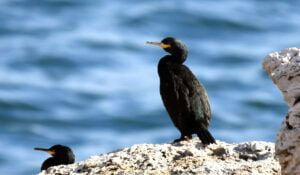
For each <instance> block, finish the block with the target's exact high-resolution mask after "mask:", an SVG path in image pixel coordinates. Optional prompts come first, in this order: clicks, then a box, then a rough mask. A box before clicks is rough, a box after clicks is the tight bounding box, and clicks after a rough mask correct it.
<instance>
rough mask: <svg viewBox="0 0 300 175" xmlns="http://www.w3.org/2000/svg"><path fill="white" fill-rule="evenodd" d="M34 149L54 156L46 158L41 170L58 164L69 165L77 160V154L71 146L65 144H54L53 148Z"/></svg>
mask: <svg viewBox="0 0 300 175" xmlns="http://www.w3.org/2000/svg"><path fill="white" fill-rule="evenodd" d="M34 150H38V151H45V152H47V153H49V154H50V155H52V157H50V158H48V159H47V160H45V161H44V162H43V164H42V166H41V171H43V170H47V169H48V168H49V167H52V166H56V165H67V164H72V163H74V162H75V156H74V154H73V151H72V150H71V148H69V147H67V146H63V145H53V146H52V147H51V148H49V149H46V148H34Z"/></svg>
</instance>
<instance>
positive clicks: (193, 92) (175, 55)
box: [147, 37, 216, 145]
mask: <svg viewBox="0 0 300 175" xmlns="http://www.w3.org/2000/svg"><path fill="white" fill-rule="evenodd" d="M147 43H148V44H152V45H157V46H160V47H161V48H163V49H164V50H165V51H166V52H168V53H170V55H166V56H164V57H162V58H161V59H160V61H159V63H158V74H159V78H160V94H161V98H162V100H163V103H164V105H165V107H166V109H167V111H168V113H169V115H170V117H171V119H172V121H173V123H174V125H175V126H176V127H177V128H178V130H179V131H180V133H181V137H180V138H179V139H176V140H175V141H174V142H178V141H181V140H189V139H191V138H192V134H197V135H198V137H199V139H200V140H201V141H202V143H203V144H205V145H206V144H211V143H215V142H216V141H215V139H214V137H213V136H212V135H211V134H210V132H209V131H208V126H209V122H210V117H211V111H210V105H209V99H208V96H207V93H206V90H205V89H204V87H203V85H202V84H201V83H200V82H199V81H198V80H197V78H196V77H195V75H194V74H193V73H192V72H191V71H190V69H189V68H188V67H187V66H185V65H183V62H184V61H185V60H186V59H187V55H188V51H187V48H186V46H185V45H184V44H183V43H182V42H181V41H179V40H177V39H175V38H173V37H167V38H164V39H163V40H162V41H161V42H147Z"/></svg>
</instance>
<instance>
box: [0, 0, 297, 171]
mask: <svg viewBox="0 0 300 175" xmlns="http://www.w3.org/2000/svg"><path fill="white" fill-rule="evenodd" d="M299 5H300V2H298V1H291V0H287V1H284V2H283V1H279V0H273V1H270V0H263V1H262V0H244V1H239V0H224V1H209V0H204V1H197V0H187V1H181V0H165V1H160V0H144V1H140V0H128V1H124V0H114V1H110V0H98V1H94V0H2V1H0V24H1V25H0V138H1V142H0V147H1V149H0V172H1V174H22V175H24V174H36V173H38V171H39V168H40V165H41V163H42V161H43V160H44V159H46V158H47V157H48V155H46V154H44V153H40V152H35V151H33V148H34V147H37V146H38V147H49V146H51V145H53V144H57V143H60V144H65V145H69V146H71V147H72V148H73V150H74V152H75V154H76V158H77V160H78V161H79V160H84V159H86V158H88V157H90V156H91V155H95V154H100V153H105V152H108V151H112V150H114V149H118V148H123V147H126V146H131V145H133V144H138V143H165V142H170V141H172V140H174V139H175V138H176V137H178V136H179V133H178V131H177V130H176V129H175V128H174V127H173V125H172V123H171V121H170V119H169V118H168V116H167V114H166V112H165V109H164V107H163V105H162V102H161V99H160V96H159V90H158V87H159V79H158V75H157V70H156V66H157V62H158V60H159V58H160V57H162V56H163V55H164V54H165V53H164V52H163V51H162V50H161V49H159V48H155V47H150V46H148V45H145V41H147V40H154V41H159V40H161V39H162V38H164V37H165V36H175V37H177V38H180V39H181V40H182V41H184V42H185V43H186V45H187V46H188V47H189V53H190V54H189V58H188V60H187V61H186V63H185V64H186V65H188V66H189V67H190V68H191V69H192V71H193V72H194V73H195V74H196V75H197V77H198V78H199V79H200V80H201V81H202V82H203V84H204V85H205V86H206V88H207V90H208V94H209V96H210V100H211V106H212V112H213V118H212V121H211V129H210V130H211V132H212V133H213V135H214V136H215V137H216V138H217V139H219V140H224V141H227V142H240V141H249V140H265V141H274V139H275V136H276V132H277V131H278V128H279V125H280V122H281V120H282V117H283V116H284V114H285V112H286V110H287V107H286V106H285V104H284V103H283V100H282V96H281V94H280V93H279V91H278V90H277V89H276V88H275V86H274V85H273V83H272V82H271V80H270V79H269V78H268V77H267V75H266V74H265V73H264V71H263V70H262V67H261V61H262V59H263V58H264V56H266V55H267V54H268V53H270V52H272V51H278V50H281V49H283V48H286V47H294V46H296V47H297V46H299V44H300V40H299V35H300V32H299V31H300V30H299V28H300V23H299V19H300V13H299V10H298V7H299Z"/></svg>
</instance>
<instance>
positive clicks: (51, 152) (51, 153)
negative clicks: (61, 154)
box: [34, 148, 55, 156]
mask: <svg viewBox="0 0 300 175" xmlns="http://www.w3.org/2000/svg"><path fill="white" fill-rule="evenodd" d="M34 150H36V151H44V152H46V153H48V154H50V155H52V156H53V155H55V151H52V150H50V149H46V148H34Z"/></svg>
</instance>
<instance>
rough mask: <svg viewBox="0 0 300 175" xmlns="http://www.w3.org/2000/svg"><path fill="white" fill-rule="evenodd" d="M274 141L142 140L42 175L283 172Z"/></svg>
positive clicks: (244, 173)
mask: <svg viewBox="0 0 300 175" xmlns="http://www.w3.org/2000/svg"><path fill="white" fill-rule="evenodd" d="M274 149H275V148H274V144H273V143H268V142H247V143H241V144H228V143H224V142H220V141H218V142H217V144H213V145H209V146H207V147H203V145H202V144H201V142H200V141H199V140H198V139H197V138H195V139H193V140H190V141H189V142H186V141H183V142H180V143H177V144H140V145H134V146H132V147H130V148H125V149H123V150H120V151H116V152H112V153H108V154H103V155H99V156H93V157H91V158H90V159H88V160H85V161H81V162H77V163H75V164H71V165H63V166H57V167H50V168H49V169H48V170H47V171H43V172H41V173H40V175H94V174H101V175H102V174H103V175H106V174H109V175H127V174H130V175H144V174H149V175H161V174H172V175H188V174H211V175H216V174H218V175H232V174H236V175H248V174H249V175H250V174H253V175H254V174H263V175H269V174H276V175H277V174H280V166H279V163H278V161H277V160H276V159H275V155H274Z"/></svg>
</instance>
